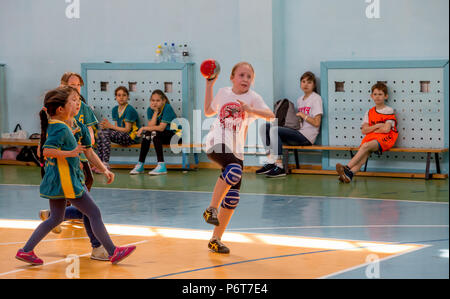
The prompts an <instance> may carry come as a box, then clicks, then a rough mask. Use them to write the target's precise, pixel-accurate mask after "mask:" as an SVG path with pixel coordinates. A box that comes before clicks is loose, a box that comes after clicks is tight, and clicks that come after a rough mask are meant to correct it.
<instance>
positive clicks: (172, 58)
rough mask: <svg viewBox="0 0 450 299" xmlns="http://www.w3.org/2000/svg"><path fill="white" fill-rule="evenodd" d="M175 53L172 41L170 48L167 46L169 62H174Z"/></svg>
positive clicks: (175, 58)
mask: <svg viewBox="0 0 450 299" xmlns="http://www.w3.org/2000/svg"><path fill="white" fill-rule="evenodd" d="M176 54H177V49H176V48H175V43H172V45H170V48H169V61H170V62H176V60H177V57H176Z"/></svg>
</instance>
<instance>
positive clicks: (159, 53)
mask: <svg viewBox="0 0 450 299" xmlns="http://www.w3.org/2000/svg"><path fill="white" fill-rule="evenodd" d="M155 62H156V63H161V62H163V57H162V51H161V50H160V49H157V50H156V56H155Z"/></svg>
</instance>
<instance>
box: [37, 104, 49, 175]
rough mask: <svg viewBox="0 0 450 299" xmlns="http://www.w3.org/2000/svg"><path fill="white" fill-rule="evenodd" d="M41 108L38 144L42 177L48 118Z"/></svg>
mask: <svg viewBox="0 0 450 299" xmlns="http://www.w3.org/2000/svg"><path fill="white" fill-rule="evenodd" d="M44 109H45V108H43V109H42V110H41V111H40V112H39V118H40V119H41V140H40V142H39V153H40V155H39V162H40V164H41V176H42V177H44V174H45V169H44V168H45V158H44V153H43V149H42V148H43V146H44V144H45V141H46V140H47V128H48V117H47V112H46V111H45V110H44Z"/></svg>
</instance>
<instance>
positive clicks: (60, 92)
mask: <svg viewBox="0 0 450 299" xmlns="http://www.w3.org/2000/svg"><path fill="white" fill-rule="evenodd" d="M73 92H75V93H77V94H78V91H77V90H76V89H75V88H73V87H70V86H62V87H58V88H55V89H52V90H50V91H48V92H47V93H46V94H45V97H44V108H42V109H41V111H39V118H40V119H41V142H40V144H39V152H40V153H41V155H40V157H39V162H41V165H42V166H43V164H44V155H43V152H42V147H43V146H44V143H45V141H46V140H47V129H48V120H49V118H48V117H49V116H50V117H51V116H54V115H56V110H57V109H58V108H59V107H64V106H65V105H66V104H67V101H68V99H69V96H70V94H71V93H73ZM41 174H43V168H41Z"/></svg>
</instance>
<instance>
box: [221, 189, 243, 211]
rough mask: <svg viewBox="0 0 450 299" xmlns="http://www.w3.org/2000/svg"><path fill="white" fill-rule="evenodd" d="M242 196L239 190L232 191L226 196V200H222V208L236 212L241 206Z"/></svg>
mask: <svg viewBox="0 0 450 299" xmlns="http://www.w3.org/2000/svg"><path fill="white" fill-rule="evenodd" d="M239 200H240V195H239V190H236V189H230V190H229V191H228V193H227V194H226V195H225V197H224V199H223V200H222V205H221V206H222V208H224V209H228V210H234V209H236V207H237V206H238V204H239Z"/></svg>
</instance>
